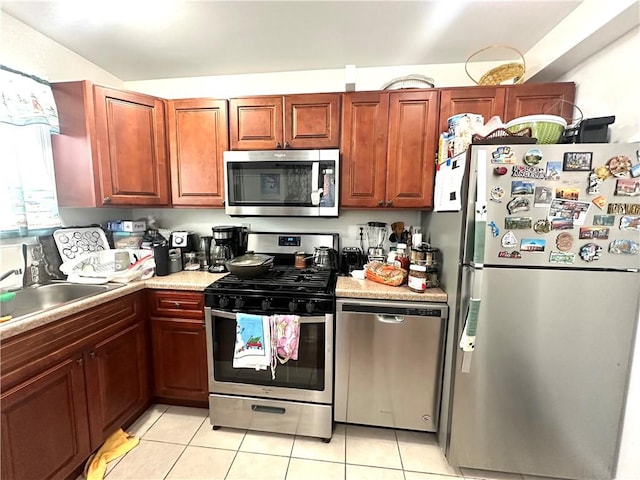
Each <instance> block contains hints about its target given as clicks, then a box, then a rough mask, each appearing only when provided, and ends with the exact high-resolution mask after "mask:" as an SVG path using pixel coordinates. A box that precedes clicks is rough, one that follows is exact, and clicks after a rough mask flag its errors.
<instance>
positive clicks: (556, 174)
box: [544, 162, 609, 180]
mask: <svg viewBox="0 0 640 480" xmlns="http://www.w3.org/2000/svg"><path fill="white" fill-rule="evenodd" d="M561 171H562V162H547V165H546V167H545V170H544V178H545V180H560V172H561ZM608 171H609V170H607V172H608Z"/></svg>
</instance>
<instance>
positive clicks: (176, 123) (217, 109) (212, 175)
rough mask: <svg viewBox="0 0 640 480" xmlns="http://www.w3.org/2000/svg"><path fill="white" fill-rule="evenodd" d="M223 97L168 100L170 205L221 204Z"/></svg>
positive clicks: (225, 133)
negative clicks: (219, 98) (218, 98)
mask: <svg viewBox="0 0 640 480" xmlns="http://www.w3.org/2000/svg"><path fill="white" fill-rule="evenodd" d="M227 124H228V112H227V101H226V100H214V99H206V98H195V99H186V100H170V101H169V102H168V109H167V130H168V136H169V161H170V165H171V200H172V204H173V205H180V206H202V207H222V206H223V202H224V173H223V158H222V157H223V153H224V151H225V150H228V149H229V129H228V127H227Z"/></svg>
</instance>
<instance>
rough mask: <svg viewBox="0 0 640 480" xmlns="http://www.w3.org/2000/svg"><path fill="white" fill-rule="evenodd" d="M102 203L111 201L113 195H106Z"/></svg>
mask: <svg viewBox="0 0 640 480" xmlns="http://www.w3.org/2000/svg"><path fill="white" fill-rule="evenodd" d="M102 203H111V197H104V198H103V199H102Z"/></svg>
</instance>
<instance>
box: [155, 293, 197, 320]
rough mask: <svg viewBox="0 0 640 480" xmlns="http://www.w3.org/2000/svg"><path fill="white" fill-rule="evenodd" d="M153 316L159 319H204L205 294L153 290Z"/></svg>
mask: <svg viewBox="0 0 640 480" xmlns="http://www.w3.org/2000/svg"><path fill="white" fill-rule="evenodd" d="M149 299H150V300H149V303H150V306H151V314H152V315H153V316H158V317H171V318H198V319H204V293H202V292H184V291H176V290H152V291H151V293H150V297H149Z"/></svg>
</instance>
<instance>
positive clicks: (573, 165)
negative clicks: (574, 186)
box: [562, 152, 593, 172]
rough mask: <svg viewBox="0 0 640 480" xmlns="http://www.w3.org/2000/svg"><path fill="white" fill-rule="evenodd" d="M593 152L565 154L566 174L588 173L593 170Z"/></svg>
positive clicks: (563, 166) (564, 165)
mask: <svg viewBox="0 0 640 480" xmlns="http://www.w3.org/2000/svg"><path fill="white" fill-rule="evenodd" d="M592 158H593V153H592V152H565V154H564V161H563V162H562V170H564V171H565V172H588V171H589V170H591V159H592Z"/></svg>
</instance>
